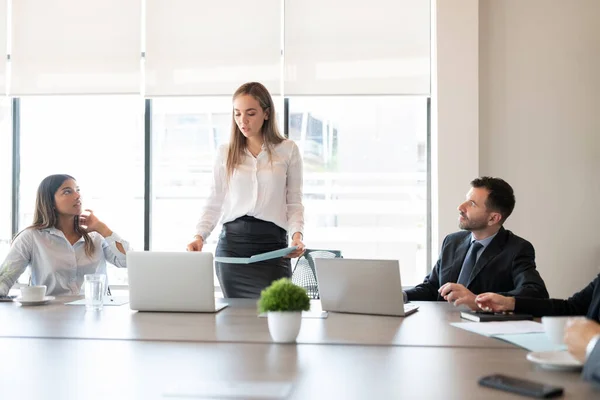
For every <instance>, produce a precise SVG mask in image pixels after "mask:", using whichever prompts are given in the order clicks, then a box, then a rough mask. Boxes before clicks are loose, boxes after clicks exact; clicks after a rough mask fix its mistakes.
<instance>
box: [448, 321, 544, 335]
mask: <svg viewBox="0 0 600 400" xmlns="http://www.w3.org/2000/svg"><path fill="white" fill-rule="evenodd" d="M450 325H452V326H455V327H457V328H461V329H465V330H467V331H471V332H475V333H478V334H480V335H484V336H493V335H508V334H518V333H539V332H544V326H543V325H542V324H540V323H539V322H534V321H499V322H452V323H451V324H450Z"/></svg>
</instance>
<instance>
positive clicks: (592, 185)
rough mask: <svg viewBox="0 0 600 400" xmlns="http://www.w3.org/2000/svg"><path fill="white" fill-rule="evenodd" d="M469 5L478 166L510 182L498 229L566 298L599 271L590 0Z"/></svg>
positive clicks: (596, 36) (596, 44) (598, 115)
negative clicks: (524, 242) (474, 17)
mask: <svg viewBox="0 0 600 400" xmlns="http://www.w3.org/2000/svg"><path fill="white" fill-rule="evenodd" d="M479 6H480V7H479V171H480V173H481V174H484V175H494V176H500V177H503V178H504V179H506V180H507V181H508V182H509V183H510V184H511V185H512V186H513V188H514V189H515V194H516V197H517V206H516V209H515V212H514V214H513V216H511V217H510V219H509V220H508V222H507V228H509V229H511V230H513V231H514V232H515V233H516V234H518V235H520V236H523V237H525V238H526V239H528V240H530V241H531V242H532V243H533V245H534V247H535V249H536V254H537V264H538V269H539V271H540V273H541V274H542V277H543V278H544V280H545V281H546V284H547V286H548V290H549V291H550V295H551V296H552V297H565V296H569V295H571V294H572V293H574V292H575V291H577V290H579V289H580V288H582V287H583V286H584V285H586V284H587V283H588V282H589V281H590V280H592V279H593V278H594V277H595V276H596V275H597V274H598V272H600V232H599V228H600V182H599V178H600V24H598V19H599V18H600V1H599V0H569V1H564V0H502V1H498V0H481V1H480V3H479ZM459 56H460V55H459ZM455 94H456V95H457V96H460V95H461V93H460V92H458V91H457V92H455ZM459 140H460V138H459Z"/></svg>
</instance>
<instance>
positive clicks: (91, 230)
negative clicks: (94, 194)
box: [0, 175, 129, 296]
mask: <svg viewBox="0 0 600 400" xmlns="http://www.w3.org/2000/svg"><path fill="white" fill-rule="evenodd" d="M86 211H87V213H86V214H84V215H82V207H81V195H80V194H79V187H78V186H77V182H75V179H74V178H73V177H72V176H69V175H50V176H48V177H46V178H45V179H44V180H43V181H42V182H41V183H40V186H39V187H38V191H37V196H36V200H35V213H34V217H33V224H32V225H31V226H30V227H28V228H26V229H24V230H23V231H21V232H20V233H19V234H18V235H17V236H16V237H15V239H14V240H13V243H12V247H11V249H10V252H9V253H8V255H7V256H6V259H5V260H4V262H3V263H2V264H1V266H0V295H6V294H8V291H9V290H10V288H11V287H12V286H13V285H14V284H15V282H16V281H17V279H19V276H21V274H22V273H23V272H24V271H25V269H26V268H27V266H28V265H29V266H30V267H31V283H32V284H33V285H46V287H47V294H48V295H55V296H56V295H58V296H60V295H70V294H79V292H80V289H81V285H82V284H83V276H84V275H86V274H106V261H109V262H110V263H111V264H114V265H116V266H117V267H126V261H125V252H126V251H127V250H129V244H128V243H127V242H126V241H124V240H123V239H121V238H120V237H119V236H118V235H117V234H115V233H114V232H113V231H111V230H110V229H109V228H108V227H107V226H106V224H105V223H103V222H102V221H100V220H99V219H98V217H96V216H95V215H94V213H93V212H92V211H91V210H86Z"/></svg>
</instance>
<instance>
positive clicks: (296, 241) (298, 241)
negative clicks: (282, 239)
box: [286, 232, 304, 258]
mask: <svg viewBox="0 0 600 400" xmlns="http://www.w3.org/2000/svg"><path fill="white" fill-rule="evenodd" d="M290 246H296V247H298V248H297V249H296V250H294V251H292V252H291V253H290V254H288V255H287V256H286V257H287V258H296V257H300V256H302V254H304V243H302V234H301V233H300V232H296V233H294V236H292V244H291V245H290Z"/></svg>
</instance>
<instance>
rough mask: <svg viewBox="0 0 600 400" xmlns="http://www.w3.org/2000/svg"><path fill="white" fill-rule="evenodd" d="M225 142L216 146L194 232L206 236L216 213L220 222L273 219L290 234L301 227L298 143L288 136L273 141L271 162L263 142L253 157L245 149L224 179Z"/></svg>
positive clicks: (300, 181)
mask: <svg viewBox="0 0 600 400" xmlns="http://www.w3.org/2000/svg"><path fill="white" fill-rule="evenodd" d="M227 151H228V145H223V146H221V147H220V148H219V150H218V153H217V156H216V159H215V164H214V169H213V183H212V187H211V192H210V195H209V197H208V199H207V201H206V204H205V206H204V212H203V213H202V215H201V217H200V220H199V221H198V224H197V225H196V233H197V234H198V235H201V236H202V238H203V239H204V240H205V241H206V238H207V237H208V236H209V235H210V233H211V232H212V231H213V229H214V228H215V226H216V225H217V222H218V221H219V217H221V216H222V219H221V222H222V223H223V224H225V223H227V222H230V221H233V220H235V219H236V218H239V217H242V216H244V215H249V216H252V217H255V218H257V219H261V220H263V221H269V222H273V223H274V224H276V225H277V226H279V227H281V228H283V229H285V230H286V231H288V232H289V233H290V234H291V235H293V234H294V233H296V232H300V233H302V232H303V231H304V206H303V205H302V158H301V157H300V151H299V150H298V146H296V143H294V142H293V141H291V140H284V141H283V142H281V143H279V144H278V145H275V146H274V147H273V151H272V163H271V162H270V160H269V154H268V153H267V150H266V148H265V145H263V149H262V151H261V152H260V153H259V154H258V156H257V157H256V158H255V157H254V156H252V154H251V153H250V151H248V150H246V156H245V157H244V158H243V160H242V162H241V164H240V165H238V166H237V167H236V169H235V171H234V172H233V175H232V176H231V178H230V181H229V182H227V165H226V164H227Z"/></svg>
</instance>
